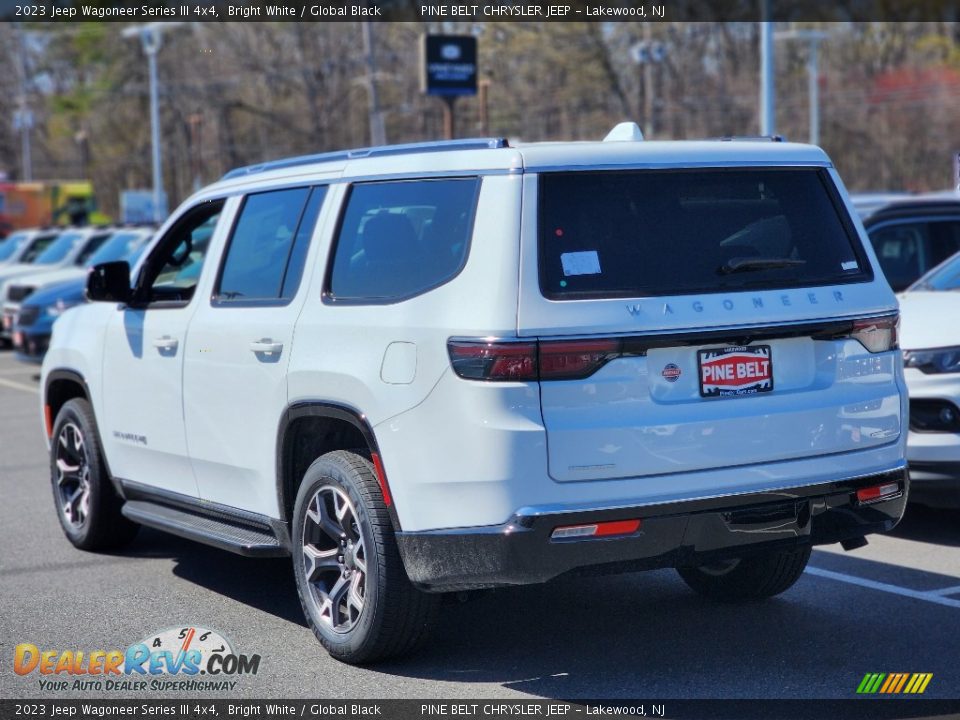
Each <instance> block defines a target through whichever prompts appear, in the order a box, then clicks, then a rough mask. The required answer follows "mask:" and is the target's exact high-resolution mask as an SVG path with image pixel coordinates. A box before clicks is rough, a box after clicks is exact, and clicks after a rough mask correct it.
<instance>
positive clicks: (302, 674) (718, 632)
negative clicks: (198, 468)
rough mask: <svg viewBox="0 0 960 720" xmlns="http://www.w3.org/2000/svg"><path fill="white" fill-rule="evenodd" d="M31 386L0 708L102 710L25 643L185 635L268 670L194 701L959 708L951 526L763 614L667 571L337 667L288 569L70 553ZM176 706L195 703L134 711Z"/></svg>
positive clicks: (871, 558)
mask: <svg viewBox="0 0 960 720" xmlns="http://www.w3.org/2000/svg"><path fill="white" fill-rule="evenodd" d="M38 372H39V368H37V367H36V366H28V365H23V364H21V363H18V362H17V361H16V360H14V358H13V357H12V355H11V353H10V352H9V351H3V352H0V549H2V551H0V697H2V698H7V699H10V698H27V697H33V698H37V697H48V698H50V697H56V698H65V697H101V698H103V697H109V696H110V693H106V694H105V693H104V692H103V691H88V692H84V691H79V690H78V691H70V690H68V691H62V692H57V693H55V694H51V693H49V692H44V691H42V690H41V689H40V687H39V685H38V676H37V674H36V673H34V674H32V675H28V676H19V675H16V674H14V672H13V670H12V667H13V663H12V655H13V649H14V647H15V646H16V645H17V644H19V643H27V642H29V643H33V644H35V645H37V646H38V647H40V648H41V649H58V650H67V649H71V650H85V651H90V650H97V649H107V650H109V649H124V648H126V647H127V646H128V645H130V644H131V643H134V642H137V641H139V640H141V639H142V638H144V637H146V636H147V635H151V634H153V633H155V632H157V631H160V630H163V629H165V628H170V627H186V626H188V625H189V626H202V627H205V628H213V629H215V630H217V631H219V632H220V633H222V634H223V635H224V636H226V637H227V638H229V639H230V640H231V641H232V643H233V647H234V649H235V651H238V652H243V653H247V654H252V653H257V654H260V655H261V657H262V661H261V664H260V668H259V672H258V674H256V675H246V676H243V677H240V678H239V679H238V684H237V686H236V688H235V689H234V690H233V691H232V692H229V693H217V692H207V693H204V696H206V697H227V696H229V697H234V698H243V697H247V698H265V697H287V698H298V697H315V698H330V699H334V698H338V699H358V698H378V699H381V698H394V697H400V698H442V699H454V698H498V699H499V698H502V699H511V700H517V699H536V698H553V697H557V698H567V699H575V698H627V699H646V700H651V701H656V700H657V699H669V698H672V699H677V698H854V697H856V695H855V691H856V688H857V685H858V684H859V683H860V681H861V679H862V678H863V677H864V675H865V674H866V673H868V672H884V673H892V672H907V673H915V672H916V673H920V672H925V673H933V678H932V680H931V682H930V684H929V685H928V687H927V689H926V692H925V694H924V697H925V698H943V699H952V698H957V697H960V663H958V662H957V652H958V649H960V642H958V641H960V513H958V512H947V511H934V510H929V509H925V508H922V507H914V506H911V507H910V508H909V510H908V513H907V516H906V517H905V519H904V521H903V522H902V523H901V525H900V526H899V527H898V528H897V530H895V531H894V533H893V534H892V535H889V536H883V537H878V536H873V537H872V538H871V541H870V545H869V546H867V547H865V548H862V549H859V550H856V551H854V552H850V553H845V552H843V551H842V550H841V549H840V548H839V547H838V546H837V547H829V548H826V549H818V550H816V551H815V552H814V554H813V557H812V559H811V562H810V567H809V570H808V572H807V573H806V574H805V575H804V577H803V578H801V580H800V581H799V582H798V583H797V584H796V585H795V586H794V587H793V588H792V589H790V590H789V591H788V592H786V593H784V594H783V595H781V596H780V597H778V598H775V599H773V600H769V601H765V602H758V603H751V604H747V605H724V604H715V603H712V602H709V601H707V600H704V599H702V598H700V597H698V596H696V595H694V594H693V593H692V592H691V591H689V590H688V589H687V587H686V586H685V585H684V584H683V583H682V581H681V580H680V579H679V577H678V576H677V575H676V574H675V573H674V572H673V571H672V570H659V571H655V572H648V573H639V574H632V575H620V576H609V577H599V578H589V579H585V578H565V579H561V580H558V581H555V582H553V583H549V584H546V585H542V586H531V587H521V588H515V589H508V590H499V591H496V592H491V593H488V594H484V595H482V596H480V597H479V598H477V599H475V600H471V601H469V602H465V603H457V602H451V603H449V604H446V605H445V606H444V608H443V611H442V614H441V617H440V621H439V623H438V625H437V626H436V629H435V633H434V636H433V639H432V640H431V642H430V644H428V645H427V646H426V647H425V648H424V649H423V650H422V651H421V652H420V653H419V654H417V655H416V656H413V657H410V658H407V659H404V660H398V661H393V662H390V663H387V664H382V665H378V666H375V667H371V668H356V667H350V666H346V665H342V664H340V663H337V662H335V661H333V660H331V659H330V658H329V657H328V656H327V654H326V653H325V652H324V651H323V649H322V648H321V647H320V645H319V644H318V643H317V642H316V641H315V640H314V637H313V635H312V633H311V632H310V631H309V630H308V629H307V627H306V626H305V624H304V621H303V618H302V615H301V610H300V606H299V603H298V600H297V596H296V591H295V588H294V582H293V575H292V571H291V567H290V561H289V560H286V559H277V560H251V559H245V558H242V557H239V556H236V555H232V554H230V553H227V552H224V551H220V550H216V549H212V548H208V547H204V546H200V545H195V544H193V543H190V542H188V541H186V540H181V539H179V538H176V537H172V536H167V535H164V534H162V533H159V532H155V531H152V530H146V529H144V530H143V531H142V532H141V534H140V535H139V537H138V539H137V540H136V541H135V542H134V543H133V545H132V546H131V547H129V548H128V549H127V550H125V551H124V552H121V553H118V554H113V555H95V554H90V553H85V552H82V551H79V550H76V549H74V548H73V547H72V546H71V545H70V544H69V543H68V542H67V541H66V539H65V538H64V536H63V534H62V533H61V531H60V527H59V525H58V523H57V519H56V516H55V512H54V507H53V502H52V498H51V492H50V487H49V481H48V471H47V461H46V450H45V447H44V440H43V436H42V431H41V424H40V419H39V403H38V395H37V387H38V383H37V378H36V375H37V373H38ZM71 679H72V678H71ZM181 694H183V695H187V696H194V697H195V696H196V692H194V693H190V692H187V693H180V692H171V693H162V692H153V693H149V694H146V695H145V696H149V697H165V696H171V697H172V696H177V695H181ZM131 695H135V693H129V692H126V693H120V694H119V696H121V697H130V696H131Z"/></svg>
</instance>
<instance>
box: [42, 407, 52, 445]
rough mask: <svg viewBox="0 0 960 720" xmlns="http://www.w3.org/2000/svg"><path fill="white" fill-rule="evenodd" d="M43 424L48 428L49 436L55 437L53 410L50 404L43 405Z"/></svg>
mask: <svg viewBox="0 0 960 720" xmlns="http://www.w3.org/2000/svg"><path fill="white" fill-rule="evenodd" d="M43 424H44V426H45V427H46V430H47V437H48V438H50V437H53V411H52V410H51V409H50V406H49V405H44V406H43Z"/></svg>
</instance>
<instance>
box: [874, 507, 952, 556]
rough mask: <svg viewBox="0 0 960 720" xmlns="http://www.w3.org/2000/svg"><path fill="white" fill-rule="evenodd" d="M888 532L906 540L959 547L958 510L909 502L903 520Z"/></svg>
mask: <svg viewBox="0 0 960 720" xmlns="http://www.w3.org/2000/svg"><path fill="white" fill-rule="evenodd" d="M890 534H891V535H893V536H895V537H900V538H904V539H906V540H916V541H918V542H925V543H931V544H933V545H947V546H950V547H960V510H943V509H940V508H931V507H927V506H925V505H916V504H913V503H911V504H909V505H908V506H907V511H906V512H905V513H904V515H903V520H901V521H900V524H899V525H897V527H896V528H894V530H893V532H892V533H890Z"/></svg>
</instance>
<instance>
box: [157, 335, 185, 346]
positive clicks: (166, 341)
mask: <svg viewBox="0 0 960 720" xmlns="http://www.w3.org/2000/svg"><path fill="white" fill-rule="evenodd" d="M179 344H180V341H179V340H177V339H176V338H172V337H170V336H169V335H164V336H163V337H158V338H154V339H153V346H154V347H155V348H156V349H157V350H176V349H177V345H179Z"/></svg>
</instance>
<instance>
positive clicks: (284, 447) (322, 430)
mask: <svg viewBox="0 0 960 720" xmlns="http://www.w3.org/2000/svg"><path fill="white" fill-rule="evenodd" d="M356 448H363V449H364V450H366V451H367V453H368V454H369V455H370V459H371V461H372V462H373V465H374V470H375V473H376V475H377V480H378V482H379V484H380V490H381V492H382V493H383V496H384V501H385V504H386V505H387V509H388V511H389V513H390V522H391V524H392V525H393V529H394V530H396V531H399V530H400V529H401V527H400V519H399V517H398V516H397V510H396V506H395V505H394V503H393V500H392V497H391V493H390V488H389V484H388V481H387V475H386V472H385V471H384V466H383V459H382V456H381V455H380V448H379V446H378V445H377V438H376V436H375V435H374V432H373V427H372V426H371V425H370V422H369V421H368V420H367V417H366V415H364V414H363V413H362V412H360V411H359V410H357V409H356V408H353V407H350V406H348V405H343V404H340V403H332V402H326V401H322V400H308V401H301V402H296V403H294V404H292V405H290V406H289V407H288V408H287V409H286V411H285V412H284V413H283V416H282V417H281V420H280V427H279V428H278V431H277V507H278V508H279V510H280V519H281V520H283V521H285V522H288V523H290V522H292V518H293V504H294V502H295V500H296V497H297V490H298V488H299V486H300V481H301V480H302V479H303V475H304V473H305V472H306V469H307V468H308V467H309V466H310V463H312V462H313V461H314V460H316V459H317V458H318V457H320V456H321V455H324V454H325V453H328V452H332V451H334V450H354V449H356Z"/></svg>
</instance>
